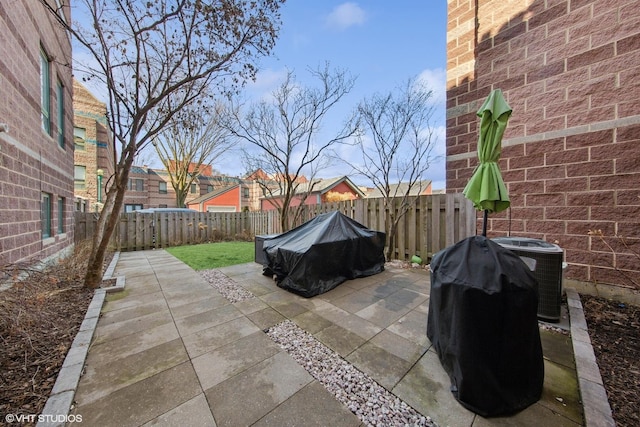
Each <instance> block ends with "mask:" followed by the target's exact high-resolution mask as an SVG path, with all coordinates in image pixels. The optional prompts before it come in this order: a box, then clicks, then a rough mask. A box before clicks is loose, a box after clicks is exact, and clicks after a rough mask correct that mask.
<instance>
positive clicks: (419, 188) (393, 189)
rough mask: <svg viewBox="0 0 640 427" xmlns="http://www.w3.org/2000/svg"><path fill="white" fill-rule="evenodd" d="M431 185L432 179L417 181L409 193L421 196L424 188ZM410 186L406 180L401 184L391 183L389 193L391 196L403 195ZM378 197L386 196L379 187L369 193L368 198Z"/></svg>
mask: <svg viewBox="0 0 640 427" xmlns="http://www.w3.org/2000/svg"><path fill="white" fill-rule="evenodd" d="M430 185H431V181H430V180H428V179H427V180H424V181H416V182H415V184H413V187H411V191H410V192H409V195H410V196H419V195H421V194H423V192H424V190H426V189H427V188H429V186H430ZM408 186H409V184H408V183H406V182H401V183H399V184H391V185H390V186H389V188H390V192H389V194H390V195H391V196H393V195H394V194H396V195H399V196H402V195H404V194H405V193H406V192H407V187H408ZM376 197H384V196H383V194H382V192H381V191H380V190H379V189H378V188H374V189H373V190H372V191H371V192H370V193H369V194H368V195H367V198H376Z"/></svg>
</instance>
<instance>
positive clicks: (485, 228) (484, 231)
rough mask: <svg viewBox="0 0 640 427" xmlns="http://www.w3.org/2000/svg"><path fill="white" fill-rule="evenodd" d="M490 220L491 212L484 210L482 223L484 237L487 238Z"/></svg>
mask: <svg viewBox="0 0 640 427" xmlns="http://www.w3.org/2000/svg"><path fill="white" fill-rule="evenodd" d="M488 219H489V211H488V210H487V209H485V210H484V221H482V235H483V236H484V237H487V220H488Z"/></svg>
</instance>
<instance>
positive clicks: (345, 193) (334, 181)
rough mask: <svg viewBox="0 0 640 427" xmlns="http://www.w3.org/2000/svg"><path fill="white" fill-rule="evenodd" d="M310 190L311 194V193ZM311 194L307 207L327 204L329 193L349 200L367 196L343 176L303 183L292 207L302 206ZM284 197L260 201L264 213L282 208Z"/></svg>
mask: <svg viewBox="0 0 640 427" xmlns="http://www.w3.org/2000/svg"><path fill="white" fill-rule="evenodd" d="M309 189H311V192H310V193H309ZM307 193H309V195H308V197H307V198H306V199H304V204H305V205H319V204H321V203H324V202H327V197H328V196H329V193H336V194H340V195H342V197H343V198H344V197H346V198H349V199H352V200H353V199H361V198H364V197H365V196H366V195H365V193H364V192H363V191H362V190H361V189H360V187H358V186H357V185H355V184H354V183H353V182H352V181H351V180H350V179H349V178H348V177H346V176H343V177H339V178H331V179H315V180H313V181H306V182H303V183H302V184H300V185H299V186H298V189H297V191H296V194H295V195H294V197H293V199H292V200H291V204H290V206H291V207H295V206H300V204H302V203H303V198H304V196H305V195H306V194H307ZM282 199H283V196H281V195H280V194H277V193H274V194H273V195H271V196H269V197H267V196H265V197H262V198H261V199H260V207H261V210H263V211H271V210H274V209H277V208H278V206H282Z"/></svg>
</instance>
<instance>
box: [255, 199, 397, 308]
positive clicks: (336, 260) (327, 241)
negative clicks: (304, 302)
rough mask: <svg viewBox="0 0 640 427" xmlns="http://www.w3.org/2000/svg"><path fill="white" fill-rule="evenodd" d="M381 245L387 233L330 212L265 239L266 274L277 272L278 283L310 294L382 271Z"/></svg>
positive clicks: (308, 295)
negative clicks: (274, 236)
mask: <svg viewBox="0 0 640 427" xmlns="http://www.w3.org/2000/svg"><path fill="white" fill-rule="evenodd" d="M384 244H385V233H383V232H380V231H373V230H370V229H368V228H366V227H365V226H364V225H362V224H360V223H358V222H356V221H354V220H353V219H351V218H349V217H348V216H345V215H343V214H342V213H340V212H337V211H336V212H330V213H326V214H322V215H318V216H316V217H315V218H313V219H312V220H310V221H307V222H306V223H304V224H302V225H301V226H299V227H297V228H294V229H293V230H290V231H288V232H286V233H283V234H281V235H280V236H278V237H276V238H273V239H268V240H265V241H264V244H263V251H264V255H265V259H266V264H263V266H264V274H265V275H272V274H275V275H276V280H277V284H278V286H279V287H281V288H283V289H286V290H288V291H291V292H294V293H296V294H299V295H301V296H303V297H307V298H309V297H312V296H315V295H319V294H321V293H324V292H327V291H329V290H331V289H333V288H335V287H336V286H338V285H339V284H341V283H342V282H344V281H345V280H348V279H355V278H357V277H364V276H371V275H373V274H377V273H380V272H381V271H383V270H384V261H385V258H384Z"/></svg>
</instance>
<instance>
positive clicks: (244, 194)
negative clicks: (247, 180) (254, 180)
mask: <svg viewBox="0 0 640 427" xmlns="http://www.w3.org/2000/svg"><path fill="white" fill-rule="evenodd" d="M242 197H244V198H245V199H248V198H249V188H247V187H242Z"/></svg>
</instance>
